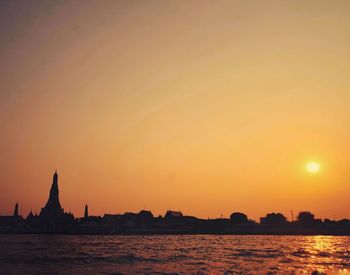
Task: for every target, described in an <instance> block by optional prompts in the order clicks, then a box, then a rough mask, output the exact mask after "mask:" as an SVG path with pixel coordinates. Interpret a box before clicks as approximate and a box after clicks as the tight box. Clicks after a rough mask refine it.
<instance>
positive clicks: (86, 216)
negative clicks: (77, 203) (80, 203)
mask: <svg viewBox="0 0 350 275" xmlns="http://www.w3.org/2000/svg"><path fill="white" fill-rule="evenodd" d="M88 217H89V207H88V205H87V204H86V205H85V211H84V218H85V219H87V218H88Z"/></svg>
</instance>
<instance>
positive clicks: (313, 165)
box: [306, 161, 321, 174]
mask: <svg viewBox="0 0 350 275" xmlns="http://www.w3.org/2000/svg"><path fill="white" fill-rule="evenodd" d="M320 170H321V165H320V164H319V163H318V162H315V161H310V162H308V163H307V164H306V171H308V172H309V173H310V174H316V173H318V172H319V171H320Z"/></svg>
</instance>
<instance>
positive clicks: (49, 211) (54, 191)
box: [40, 171, 64, 219]
mask: <svg viewBox="0 0 350 275" xmlns="http://www.w3.org/2000/svg"><path fill="white" fill-rule="evenodd" d="M63 214H64V210H63V208H62V207H61V204H60V199H59V191H58V174H57V171H55V173H54V174H53V179H52V186H51V189H50V195H49V199H48V201H47V203H46V205H45V207H44V208H42V209H41V212H40V216H41V217H43V218H47V219H56V218H59V217H61V216H62V215H63Z"/></svg>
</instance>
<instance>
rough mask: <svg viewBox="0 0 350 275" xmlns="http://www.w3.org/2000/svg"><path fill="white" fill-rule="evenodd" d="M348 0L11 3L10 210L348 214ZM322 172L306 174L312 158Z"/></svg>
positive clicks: (3, 165) (6, 207) (2, 105)
mask: <svg viewBox="0 0 350 275" xmlns="http://www.w3.org/2000/svg"><path fill="white" fill-rule="evenodd" d="M349 14H350V1H345V0H344V1H245V0H242V1H199V0H198V1H107V0H105V1H1V2H0V83H1V85H0V154H1V155H0V214H2V215H4V214H9V213H11V212H12V210H13V207H14V204H15V202H16V201H18V202H19V203H20V211H21V214H22V215H24V216H26V215H27V214H28V212H29V211H30V209H32V210H33V211H34V212H39V211H40V208H41V207H42V206H44V204H45V203H46V200H47V197H48V192H49V188H50V185H51V180H52V173H53V172H54V170H55V169H58V172H59V187H60V196H61V203H62V205H63V207H64V209H65V210H66V211H69V210H71V211H72V212H73V213H74V214H75V215H78V216H79V215H82V214H83V210H84V205H85V203H88V204H89V207H90V214H95V215H97V214H103V213H124V212H125V211H135V212H136V211H139V210H141V209H148V210H151V211H152V212H153V213H154V214H156V215H158V214H164V213H165V211H166V210H168V209H173V210H181V211H183V212H184V213H185V214H188V215H196V216H198V217H203V218H207V217H212V218H213V217H219V216H221V215H224V216H226V217H227V216H228V215H229V214H230V213H232V212H233V211H243V212H245V213H246V214H247V215H248V216H249V217H250V218H253V219H257V218H258V217H260V216H263V215H264V214H265V213H267V212H271V211H278V212H282V213H284V214H285V215H286V216H288V217H290V211H291V210H294V211H295V213H297V212H298V211H300V210H310V211H312V212H314V213H315V214H316V216H317V217H319V218H325V217H330V218H336V219H340V218H350V210H349V209H350V200H349V194H350V182H349V169H348V168H349V163H350V143H349V141H350V77H349V72H350V62H349V61H350V47H349V45H350V16H349ZM310 160H315V161H318V162H319V163H320V164H321V165H322V170H321V172H320V173H318V174H315V175H310V174H308V173H307V172H306V171H305V169H304V166H305V164H306V163H307V162H308V161H310Z"/></svg>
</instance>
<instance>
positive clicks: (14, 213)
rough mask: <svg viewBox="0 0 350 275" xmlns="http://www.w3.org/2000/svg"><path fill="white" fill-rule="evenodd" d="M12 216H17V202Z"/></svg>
mask: <svg viewBox="0 0 350 275" xmlns="http://www.w3.org/2000/svg"><path fill="white" fill-rule="evenodd" d="M13 216H14V217H18V202H17V203H16V205H15V211H14V212H13Z"/></svg>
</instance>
